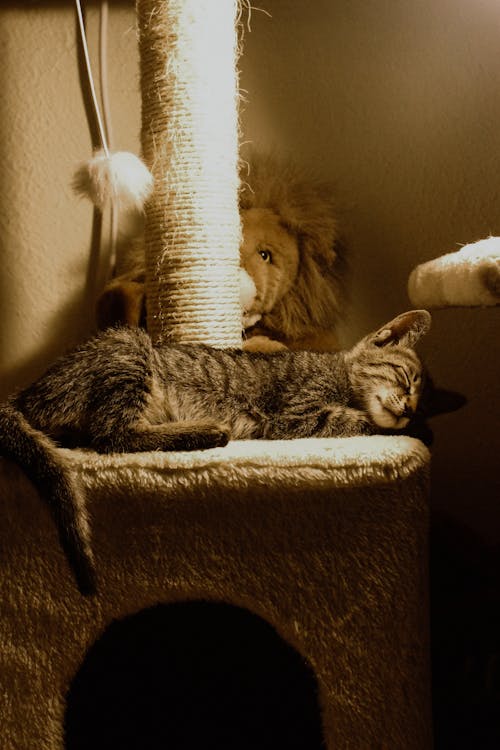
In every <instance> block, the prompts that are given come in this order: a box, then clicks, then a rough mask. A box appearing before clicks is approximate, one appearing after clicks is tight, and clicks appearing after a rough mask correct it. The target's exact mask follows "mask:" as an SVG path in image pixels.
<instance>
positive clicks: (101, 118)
mask: <svg viewBox="0 0 500 750" xmlns="http://www.w3.org/2000/svg"><path fill="white" fill-rule="evenodd" d="M75 5H76V12H77V18H78V27H79V30H80V38H81V43H82V50H83V56H84V61H85V69H86V72H87V81H88V85H89V91H90V96H91V100H92V106H93V109H94V114H95V118H96V122H97V128H98V132H99V140H100V142H101V147H102V150H103V152H104V154H105V156H106V157H107V158H109V157H110V151H111V149H112V147H113V143H112V140H113V135H112V126H111V110H110V106H109V96H108V91H109V87H108V61H107V31H108V17H109V5H108V2H107V1H106V0H102V2H101V4H100V13H99V82H100V87H99V88H100V99H101V107H102V115H101V109H100V107H99V102H98V98H97V93H96V87H95V82H94V76H93V73H92V65H91V62H90V53H89V48H88V43H87V33H86V29H85V20H84V15H83V9H82V5H81V2H80V0H75ZM109 216H110V238H109V257H108V269H107V277H108V278H109V277H111V276H112V275H113V272H114V269H115V265H116V245H117V237H118V211H117V206H116V200H115V198H114V196H113V195H111V197H110V202H109ZM99 250H100V248H99Z"/></svg>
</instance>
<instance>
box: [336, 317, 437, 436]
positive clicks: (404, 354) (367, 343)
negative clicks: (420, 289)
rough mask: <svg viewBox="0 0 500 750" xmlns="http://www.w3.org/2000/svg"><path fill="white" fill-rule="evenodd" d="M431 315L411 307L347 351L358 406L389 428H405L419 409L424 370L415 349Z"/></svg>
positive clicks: (374, 419)
mask: <svg viewBox="0 0 500 750" xmlns="http://www.w3.org/2000/svg"><path fill="white" fill-rule="evenodd" d="M430 324H431V316H430V314H429V313H428V312H427V311H426V310H410V311H409V312H405V313H402V314H401V315H398V316H397V317H396V318H394V319H393V320H391V321H389V322H388V323H386V324H385V325H383V326H382V327H381V328H378V329H377V330H376V331H373V332H372V333H370V334H368V336H365V337H364V338H363V339H361V341H360V342H359V343H357V344H356V345H355V346H354V347H353V348H352V349H351V350H350V351H349V352H347V354H346V362H347V363H348V369H349V376H350V381H351V385H352V389H353V393H354V398H355V401H356V405H357V406H358V408H361V409H363V410H365V411H367V412H368V414H369V416H370V418H371V420H372V421H373V422H374V423H375V424H376V425H377V426H378V427H382V428H383V429H387V430H403V429H405V427H407V426H408V424H409V423H410V420H411V419H412V418H413V416H414V415H415V413H416V411H417V406H418V402H419V399H420V395H421V393H422V388H423V382H424V373H423V367H422V363H421V362H420V359H419V357H418V356H417V354H416V352H415V351H414V348H413V347H414V346H415V344H416V343H417V341H419V339H420V338H421V337H422V336H423V335H424V334H425V333H427V331H428V330H429V328H430Z"/></svg>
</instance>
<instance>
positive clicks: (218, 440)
mask: <svg viewBox="0 0 500 750" xmlns="http://www.w3.org/2000/svg"><path fill="white" fill-rule="evenodd" d="M229 437H230V435H229V429H228V428H227V427H226V426H225V425H223V424H218V423H216V422H213V423H212V422H210V423H207V424H206V425H203V426H201V427H200V429H199V431H198V432H197V433H196V435H194V436H193V439H194V443H195V444H196V445H195V447H194V450H205V449H207V448H221V447H223V446H224V445H227V444H228V442H229Z"/></svg>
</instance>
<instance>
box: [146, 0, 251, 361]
mask: <svg viewBox="0 0 500 750" xmlns="http://www.w3.org/2000/svg"><path fill="white" fill-rule="evenodd" d="M237 11H238V2H237V0H217V2H213V0H169V1H168V2H159V1H158V0H138V2H137V13H138V22H139V47H140V59H141V90H142V148H143V156H144V159H145V161H146V163H147V164H148V166H149V167H150V169H151V171H152V173H153V177H154V180H155V190H154V194H153V197H152V198H151V200H150V201H149V202H148V205H147V208H146V290H147V299H148V317H147V320H148V329H149V332H150V334H151V336H152V337H153V339H154V340H160V339H162V338H163V337H168V338H169V339H170V340H173V341H178V342H182V343H204V344H209V345H212V346H218V347H230V346H241V309H240V303H239V283H238V278H239V277H238V268H239V246H240V222H239V213H238V169H237V165H238V114H237V113H238V108H237V104H238V89H237V70H236V60H237V46H238V45H237V30H236V22H237Z"/></svg>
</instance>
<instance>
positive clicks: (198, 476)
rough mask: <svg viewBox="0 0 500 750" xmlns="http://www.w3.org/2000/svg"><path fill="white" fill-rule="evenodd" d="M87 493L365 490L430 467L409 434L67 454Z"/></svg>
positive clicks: (421, 448) (423, 451) (425, 453)
mask: <svg viewBox="0 0 500 750" xmlns="http://www.w3.org/2000/svg"><path fill="white" fill-rule="evenodd" d="M64 452H65V453H66V454H67V456H68V457H69V459H70V460H71V461H72V462H73V463H74V466H75V471H78V473H79V474H80V475H81V478H82V481H83V482H84V484H85V485H86V486H87V488H88V489H91V488H97V487H98V488H99V489H100V490H102V489H103V488H104V486H105V485H107V486H108V487H109V489H110V490H111V491H112V492H113V493H116V492H119V493H121V492H128V491H130V489H131V488H136V489H139V488H140V489H141V490H146V491H150V490H154V489H155V488H157V489H159V488H160V487H163V486H164V485H165V484H170V483H172V482H174V483H176V482H178V481H182V478H184V481H189V482H195V483H196V482H200V484H201V485H203V486H207V485H209V484H210V483H211V481H213V480H214V479H216V481H217V483H218V484H219V485H220V484H221V483H222V484H223V485H224V486H226V487H227V486H231V485H233V486H238V485H240V486H241V484H242V483H243V484H250V483H252V484H253V483H257V484H259V483H262V482H265V484H266V485H269V486H270V487H271V486H276V485H280V484H283V483H284V484H286V485H287V486H295V487H304V486H305V485H308V486H310V487H311V489H312V488H314V487H315V486H318V485H324V484H325V483H327V484H329V485H331V486H339V487H342V486H344V487H345V486H350V485H352V486H366V485H371V484H380V483H387V482H393V481H398V480H400V479H405V478H406V477H407V476H409V475H410V474H412V473H413V472H414V471H415V470H417V469H419V468H423V467H424V466H426V465H427V464H428V463H429V451H428V450H427V448H426V447H425V446H424V445H423V443H421V442H420V441H419V440H416V439H415V438H409V437H406V436H381V435H376V436H370V437H366V436H363V437H352V438H335V439H331V438H304V439H299V440H273V441H267V440H235V441H232V442H230V443H229V444H228V445H227V446H225V447H224V448H213V449H210V450H205V451H193V452H189V453H188V452H175V453H161V452H152V453H134V454H132V453H127V454H112V455H101V454H97V453H94V452H92V451H86V450H65V451H64Z"/></svg>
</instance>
